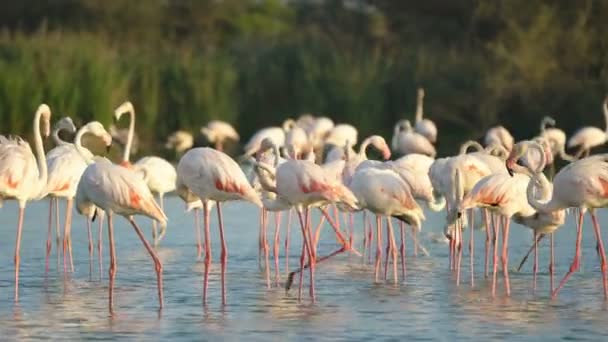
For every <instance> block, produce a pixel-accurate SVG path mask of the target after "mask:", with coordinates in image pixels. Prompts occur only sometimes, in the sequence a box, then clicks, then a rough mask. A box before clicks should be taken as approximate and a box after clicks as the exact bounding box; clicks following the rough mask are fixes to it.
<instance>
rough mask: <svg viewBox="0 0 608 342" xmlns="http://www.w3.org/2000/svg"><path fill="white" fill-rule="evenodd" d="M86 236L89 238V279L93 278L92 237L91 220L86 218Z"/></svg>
mask: <svg viewBox="0 0 608 342" xmlns="http://www.w3.org/2000/svg"><path fill="white" fill-rule="evenodd" d="M87 235H88V237H89V278H91V279H92V278H93V235H92V234H91V220H89V219H88V218H87Z"/></svg>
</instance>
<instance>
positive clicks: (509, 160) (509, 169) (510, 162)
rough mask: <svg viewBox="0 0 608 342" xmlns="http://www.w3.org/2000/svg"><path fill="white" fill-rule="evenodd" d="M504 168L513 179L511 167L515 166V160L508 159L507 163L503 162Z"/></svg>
mask: <svg viewBox="0 0 608 342" xmlns="http://www.w3.org/2000/svg"><path fill="white" fill-rule="evenodd" d="M505 166H506V167H507V171H508V172H509V175H510V176H511V177H513V174H514V172H513V167H514V166H515V159H512V158H509V159H507V161H506V162H505Z"/></svg>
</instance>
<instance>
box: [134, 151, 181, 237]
mask: <svg viewBox="0 0 608 342" xmlns="http://www.w3.org/2000/svg"><path fill="white" fill-rule="evenodd" d="M133 166H134V169H135V170H136V171H140V172H142V173H143V174H144V179H145V181H146V184H148V188H149V189H150V191H151V192H152V193H153V194H156V195H158V203H160V208H161V210H163V211H164V208H165V206H164V202H165V200H164V196H165V194H166V193H168V192H171V191H173V190H175V182H176V180H177V173H176V171H175V168H174V167H173V165H171V164H170V163H169V162H168V161H166V160H164V159H162V158H160V157H155V156H149V157H143V158H141V159H140V160H138V161H137V162H136V163H135V165H133ZM156 229H157V228H156V221H155V220H153V221H152V240H153V242H154V245H155V246H156V245H158V243H159V242H160V240H161V239H162V238H163V236H164V235H165V231H164V230H161V231H160V235H157V231H156Z"/></svg>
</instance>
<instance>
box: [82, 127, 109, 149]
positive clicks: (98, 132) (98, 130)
mask: <svg viewBox="0 0 608 342" xmlns="http://www.w3.org/2000/svg"><path fill="white" fill-rule="evenodd" d="M85 127H86V128H87V130H88V132H89V133H91V134H93V135H95V136H96V137H99V138H101V140H102V141H103V143H104V145H105V146H106V149H107V150H108V151H109V150H110V147H112V135H110V133H108V131H106V129H105V128H104V127H103V125H102V124H101V123H100V122H99V121H92V122H89V123H88V124H86V126H85Z"/></svg>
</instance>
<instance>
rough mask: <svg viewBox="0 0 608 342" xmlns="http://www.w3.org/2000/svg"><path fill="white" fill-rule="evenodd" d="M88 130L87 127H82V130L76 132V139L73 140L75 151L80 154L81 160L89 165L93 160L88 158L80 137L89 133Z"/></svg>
mask: <svg viewBox="0 0 608 342" xmlns="http://www.w3.org/2000/svg"><path fill="white" fill-rule="evenodd" d="M89 132H90V129H89V126H88V125H84V126H83V127H82V128H80V129H79V130H78V133H76V137H75V138H74V147H75V148H76V151H78V153H80V155H81V156H82V158H84V160H85V161H86V162H87V164H91V163H92V162H93V159H91V158H89V155H88V153H87V152H88V151H87V150H86V148H85V147H83V146H82V137H83V136H84V135H85V134H86V133H89Z"/></svg>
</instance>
